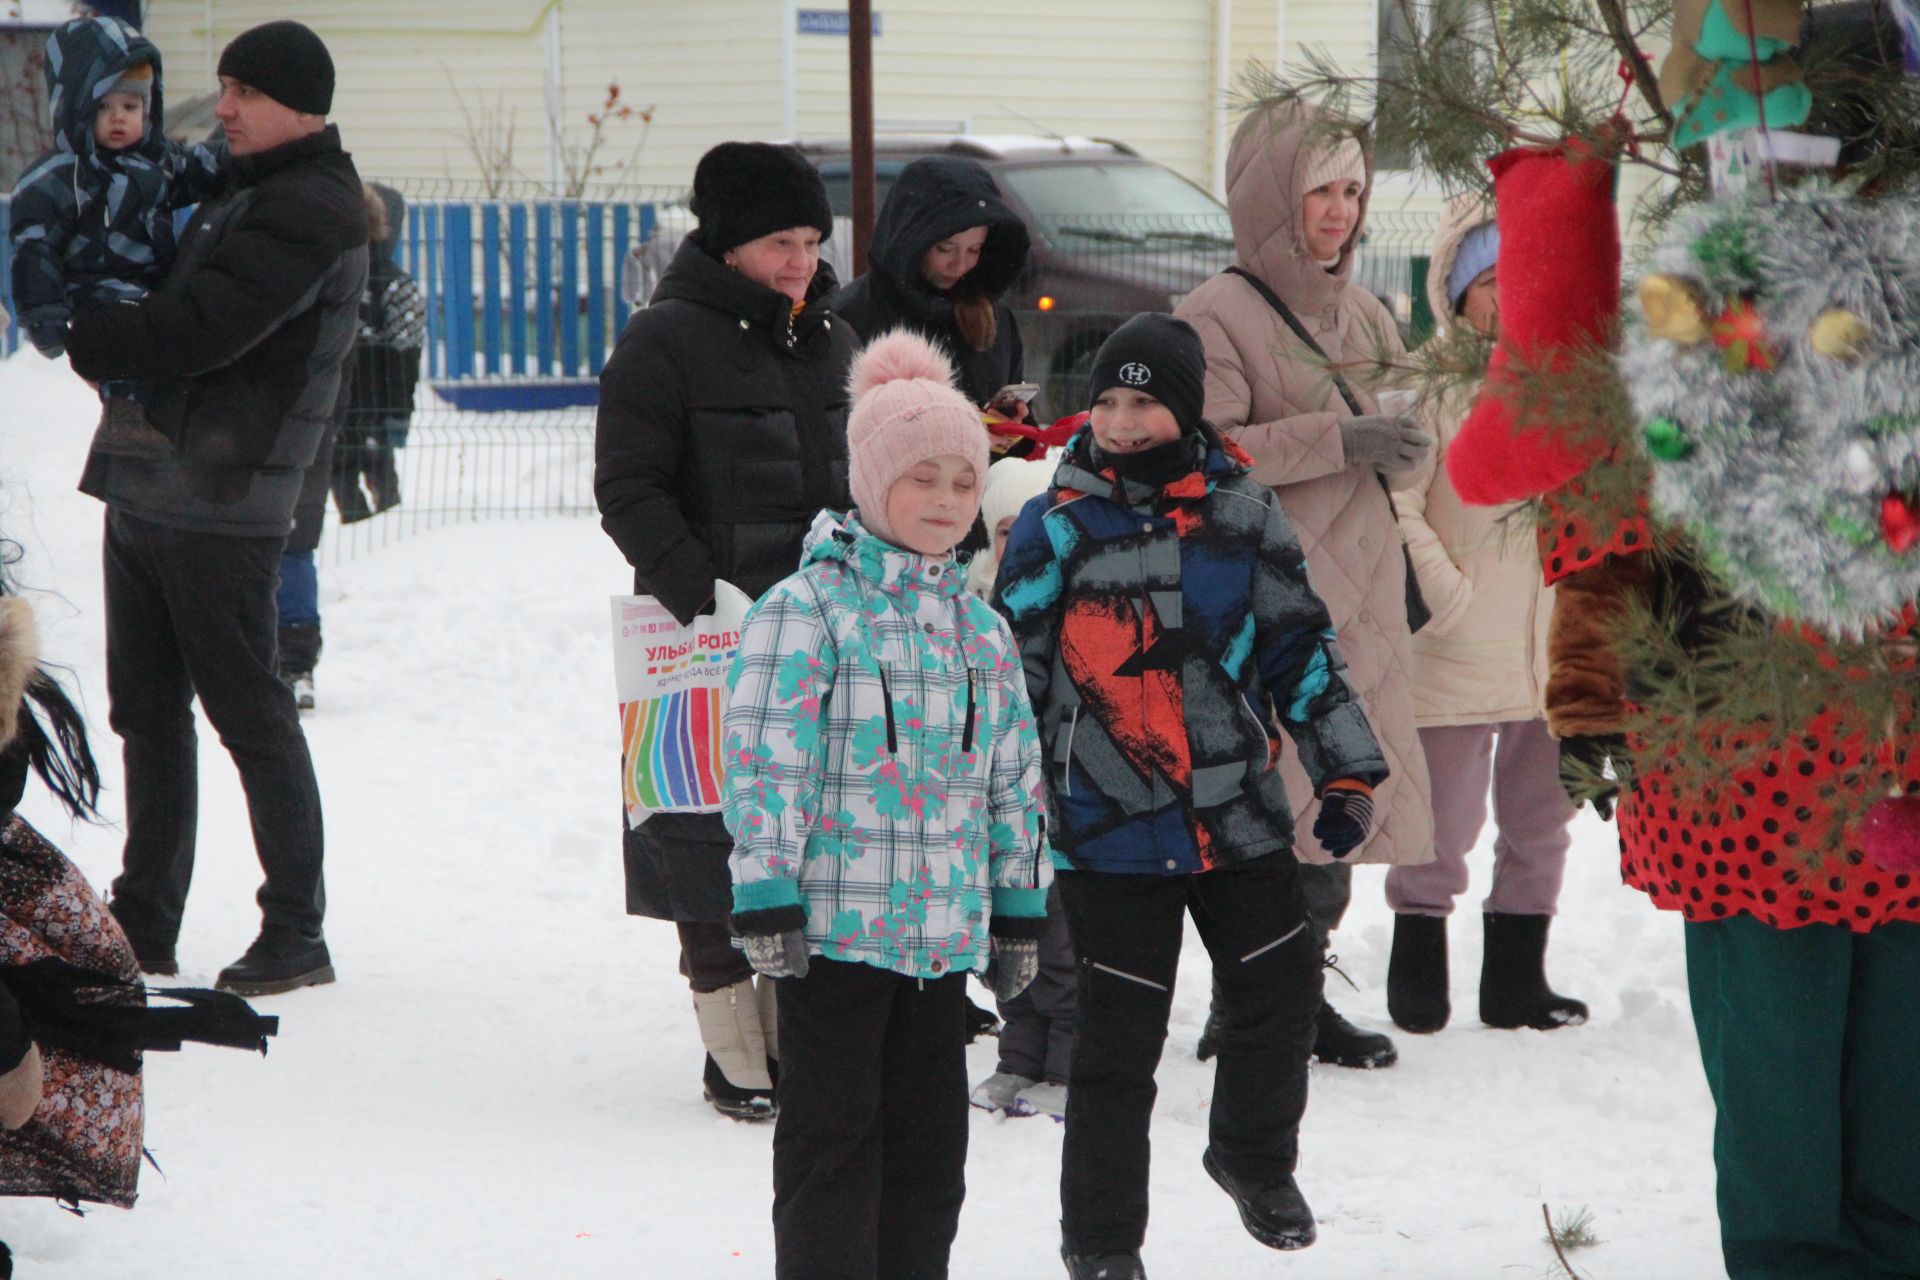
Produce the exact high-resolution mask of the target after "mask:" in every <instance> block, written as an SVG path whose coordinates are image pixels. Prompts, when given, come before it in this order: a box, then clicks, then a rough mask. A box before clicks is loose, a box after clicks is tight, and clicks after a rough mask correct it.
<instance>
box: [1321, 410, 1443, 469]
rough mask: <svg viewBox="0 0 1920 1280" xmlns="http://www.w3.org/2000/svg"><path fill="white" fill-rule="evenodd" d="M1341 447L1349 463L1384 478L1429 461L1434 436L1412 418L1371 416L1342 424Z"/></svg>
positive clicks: (1387, 414) (1386, 414) (1353, 419)
mask: <svg viewBox="0 0 1920 1280" xmlns="http://www.w3.org/2000/svg"><path fill="white" fill-rule="evenodd" d="M1340 445H1341V447H1342V448H1344V449H1345V450H1346V451H1347V461H1348V462H1358V463H1364V464H1365V465H1367V466H1369V467H1372V468H1373V469H1374V470H1375V471H1378V472H1380V473H1381V474H1382V475H1389V476H1391V475H1399V474H1401V473H1403V472H1407V471H1411V470H1413V469H1414V468H1415V467H1417V466H1419V465H1420V464H1421V463H1422V462H1424V461H1426V457H1427V454H1428V453H1429V452H1430V451H1431V450H1432V449H1433V437H1432V436H1430V435H1428V434H1427V433H1426V432H1425V431H1423V430H1421V429H1420V424H1419V423H1417V422H1415V421H1414V420H1413V419H1412V418H1402V417H1400V416H1398V415H1397V414H1390V413H1370V414H1368V415H1367V416H1365V417H1363V418H1348V419H1346V420H1345V421H1343V422H1342V423H1341V424H1340Z"/></svg>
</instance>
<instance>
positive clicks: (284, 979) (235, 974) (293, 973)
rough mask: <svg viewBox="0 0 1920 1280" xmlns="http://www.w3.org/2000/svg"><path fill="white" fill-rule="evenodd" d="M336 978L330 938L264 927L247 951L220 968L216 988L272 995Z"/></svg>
mask: <svg viewBox="0 0 1920 1280" xmlns="http://www.w3.org/2000/svg"><path fill="white" fill-rule="evenodd" d="M332 981H333V959H332V957H331V956H329V955H328V954H327V941H326V939H325V938H320V937H313V938H308V937H303V936H302V935H300V934H297V933H284V932H280V931H278V930H271V931H269V930H262V931H261V933H260V936H259V937H257V938H255V939H254V940H253V945H252V946H250V947H248V948H247V954H245V955H243V956H241V957H240V958H239V959H238V960H235V961H234V962H233V963H232V964H230V965H228V966H227V967H226V968H224V969H222V970H221V971H220V976H219V977H218V978H216V979H215V980H214V983H213V985H214V987H215V988H217V989H218V990H221V991H231V992H233V993H234V994H235V995H241V996H272V995H279V994H280V993H281V992H283V991H293V990H297V989H298V988H300V987H318V986H322V985H324V984H326V983H329V982H332Z"/></svg>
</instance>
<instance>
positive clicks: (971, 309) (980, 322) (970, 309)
mask: <svg viewBox="0 0 1920 1280" xmlns="http://www.w3.org/2000/svg"><path fill="white" fill-rule="evenodd" d="M947 300H948V301H949V302H950V303H952V304H953V327H954V328H956V329H958V330H959V331H960V336H961V338H963V339H965V341H966V344H967V345H968V346H970V347H972V348H973V349H974V350H975V351H985V350H987V349H988V348H990V347H992V346H993V339H994V336H995V335H996V334H997V333H999V331H1000V318H999V317H998V316H997V315H995V314H994V308H993V299H992V298H990V297H988V296H987V295H986V294H984V293H976V292H974V291H973V290H971V289H969V290H967V291H965V292H961V291H960V289H959V288H958V287H957V286H956V287H955V289H954V291H953V292H951V293H949V294H948V295H947Z"/></svg>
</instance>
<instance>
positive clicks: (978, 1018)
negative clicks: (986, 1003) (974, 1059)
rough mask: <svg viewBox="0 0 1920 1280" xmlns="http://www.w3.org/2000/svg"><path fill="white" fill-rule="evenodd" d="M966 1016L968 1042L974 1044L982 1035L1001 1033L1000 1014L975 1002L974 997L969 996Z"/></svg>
mask: <svg viewBox="0 0 1920 1280" xmlns="http://www.w3.org/2000/svg"><path fill="white" fill-rule="evenodd" d="M966 1017H967V1029H966V1037H967V1043H968V1044H972V1043H973V1042H974V1041H975V1040H978V1039H979V1038H980V1037H981V1036H997V1035H999V1034H1000V1015H999V1014H997V1013H995V1012H994V1011H993V1010H991V1009H982V1008H981V1007H980V1006H979V1005H977V1004H975V1003H974V1002H973V999H972V997H968V999H967V1015H966Z"/></svg>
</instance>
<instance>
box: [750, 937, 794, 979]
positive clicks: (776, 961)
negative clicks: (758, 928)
mask: <svg viewBox="0 0 1920 1280" xmlns="http://www.w3.org/2000/svg"><path fill="white" fill-rule="evenodd" d="M740 949H741V950H742V951H744V952H746V953H747V963H748V964H750V965H752V966H753V971H754V972H755V973H763V974H765V975H766V976H767V977H769V978H804V977H806V976H807V935H806V934H805V933H803V932H801V931H800V930H799V929H789V930H787V931H786V932H785V933H748V934H743V935H741V938H740Z"/></svg>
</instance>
